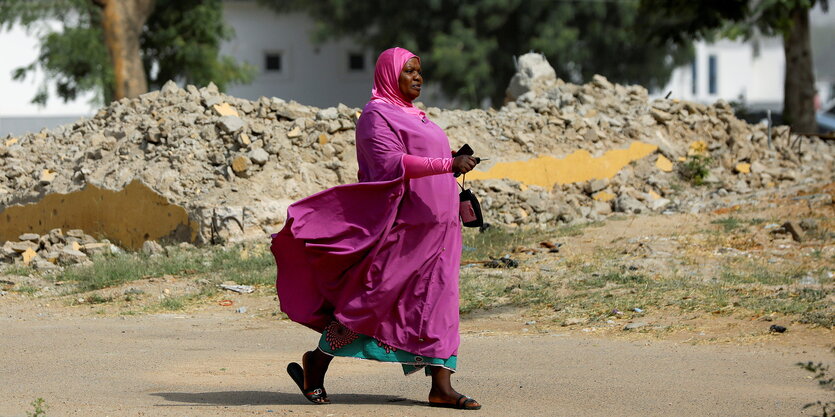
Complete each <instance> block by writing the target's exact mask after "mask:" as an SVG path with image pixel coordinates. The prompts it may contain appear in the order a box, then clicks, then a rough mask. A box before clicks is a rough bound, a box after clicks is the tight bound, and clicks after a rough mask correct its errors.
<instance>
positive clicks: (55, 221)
mask: <svg viewBox="0 0 835 417" xmlns="http://www.w3.org/2000/svg"><path fill="white" fill-rule="evenodd" d="M197 227H198V226H197V224H196V223H195V222H193V221H191V220H190V219H189V217H188V214H187V213H186V210H185V209H184V208H182V207H180V206H177V205H174V204H171V203H169V202H168V200H166V199H165V198H164V197H163V196H161V195H159V194H157V193H155V192H154V191H153V190H151V189H150V188H148V187H147V186H145V185H144V184H142V183H141V182H139V181H138V180H137V181H133V182H132V183H130V184H128V185H127V186H126V187H125V188H124V189H123V190H121V191H111V190H106V189H101V188H98V187H96V186H93V185H88V186H86V187H84V189H83V190H81V191H76V192H73V193H69V194H49V195H47V196H45V197H44V198H43V199H42V200H40V201H38V202H36V203H32V204H26V205H21V206H11V207H7V208H6V209H5V210H3V211H0V242H2V241H6V240H17V237H18V236H20V235H21V234H23V233H29V232H31V233H38V234H46V233H47V232H48V231H49V230H51V229H55V228H60V229H62V230H64V231H67V230H69V229H82V230H84V232H85V233H87V234H89V235H91V236H93V237H96V238H98V239H103V238H107V239H110V241H111V242H113V243H116V244H118V245H120V246H122V247H125V248H128V249H139V248H141V247H142V243H143V242H145V241H146V240H157V239H161V238H170V239H172V240H175V241H189V242H193V241H194V240H195V238H196V236H197Z"/></svg>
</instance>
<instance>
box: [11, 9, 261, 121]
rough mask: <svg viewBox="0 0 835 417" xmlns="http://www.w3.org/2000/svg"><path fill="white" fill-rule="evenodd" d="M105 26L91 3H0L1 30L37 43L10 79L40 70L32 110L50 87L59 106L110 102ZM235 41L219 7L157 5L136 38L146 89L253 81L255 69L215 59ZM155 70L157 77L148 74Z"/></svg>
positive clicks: (42, 101) (111, 84)
mask: <svg viewBox="0 0 835 417" xmlns="http://www.w3.org/2000/svg"><path fill="white" fill-rule="evenodd" d="M102 19H103V17H102V11H101V8H100V7H99V6H97V5H95V3H94V2H93V1H92V0H3V1H2V2H0V28H9V27H11V26H13V25H15V24H20V25H22V26H24V27H25V28H27V30H29V31H31V32H34V33H36V34H37V35H38V37H39V39H40V52H39V54H38V58H37V59H36V60H35V61H34V62H32V63H30V64H29V65H26V66H23V67H20V68H17V69H15V71H14V74H13V78H14V79H15V80H19V81H20V80H23V79H25V78H26V77H27V76H28V75H29V74H30V73H32V72H33V71H35V70H42V71H44V73H45V74H46V77H45V80H44V82H43V83H42V84H41V85H40V86H39V87H38V90H37V93H36V95H35V97H33V99H32V102H33V103H38V104H42V105H43V104H45V103H46V101H47V99H48V97H49V88H48V86H49V83H50V82H54V83H55V84H56V92H57V94H58V96H59V97H60V98H62V99H63V100H64V101H71V100H74V99H76V98H77V97H78V95H80V94H82V93H84V92H87V91H93V92H95V94H96V97H95V99H94V101H96V102H97V103H104V104H106V103H109V102H110V101H111V100H112V99H113V94H114V82H115V81H114V80H115V78H114V75H113V68H112V62H111V60H110V56H109V53H108V51H107V47H106V46H105V43H104V34H103V31H102ZM47 20H57V21H58V22H59V27H60V28H59V29H58V30H54V29H53V28H52V27H50V26H49V25H47V24H46V23H45V22H46V21H47ZM232 36H233V32H232V30H231V28H229V27H228V26H227V25H226V24H225V23H224V22H223V15H222V3H221V0H207V1H197V0H188V1H173V0H157V2H156V6H155V9H154V12H153V13H152V15H151V16H150V17H149V18H148V21H147V22H146V25H145V28H144V30H143V33H142V34H141V38H140V48H141V53H142V58H143V62H144V64H145V73H146V77H148V85H149V86H152V87H153V86H156V87H159V86H161V84H163V83H164V82H165V81H167V80H169V79H172V80H176V81H181V82H185V83H189V84H195V85H198V86H202V85H206V84H208V83H209V82H210V81H213V82H214V83H215V84H217V86H218V87H219V88H221V89H223V88H225V87H226V86H228V85H229V84H231V83H247V82H250V81H251V80H252V77H253V76H254V74H255V70H254V68H253V67H251V66H249V65H248V64H238V63H236V62H235V61H234V60H233V59H232V58H230V57H227V56H220V55H219V48H220V43H221V41H223V40H225V39H230V38H231V37H232ZM154 64H156V65H157V66H158V68H159V72H157V73H152V72H151V71H150V69H151V67H152V66H153V65H154Z"/></svg>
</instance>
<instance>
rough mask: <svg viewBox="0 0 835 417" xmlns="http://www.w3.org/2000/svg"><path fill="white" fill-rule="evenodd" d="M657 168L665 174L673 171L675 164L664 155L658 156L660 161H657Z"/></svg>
mask: <svg viewBox="0 0 835 417" xmlns="http://www.w3.org/2000/svg"><path fill="white" fill-rule="evenodd" d="M655 167H656V168H658V169H659V170H661V171H663V172H672V171H673V163H672V162H670V160H669V159H667V158H666V157H665V156H664V155H658V159H657V160H656V161H655Z"/></svg>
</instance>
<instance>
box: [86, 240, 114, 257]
mask: <svg viewBox="0 0 835 417" xmlns="http://www.w3.org/2000/svg"><path fill="white" fill-rule="evenodd" d="M81 251H82V252H84V253H86V254H88V255H100V254H103V253H107V252H109V251H110V244H109V243H86V244H84V245H81Z"/></svg>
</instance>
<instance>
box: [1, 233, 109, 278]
mask: <svg viewBox="0 0 835 417" xmlns="http://www.w3.org/2000/svg"><path fill="white" fill-rule="evenodd" d="M121 251H122V250H121V249H119V247H117V246H116V245H113V244H112V243H110V241H108V240H107V239H104V240H102V241H98V240H96V239H95V238H94V237H92V236H90V235H88V234H86V233H84V231H83V230H79V229H72V230H67V232H66V233H63V232H62V230H61V229H52V230H50V231H49V233H47V234H44V235H39V234H37V233H24V234H22V235H20V236H19V237H18V241H6V242H5V243H4V244H3V246H0V264H2V263H20V264H23V265H27V266H31V267H33V268H35V269H39V270H44V271H52V270H57V269H60V268H61V267H62V266H67V265H76V264H84V263H87V262H89V259H90V258H89V257H90V256H93V255H100V254H106V253H107V254H111V253H117V252H121Z"/></svg>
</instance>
